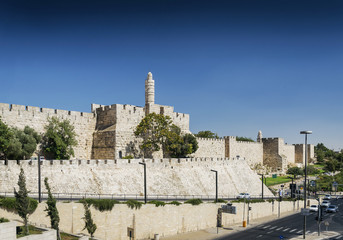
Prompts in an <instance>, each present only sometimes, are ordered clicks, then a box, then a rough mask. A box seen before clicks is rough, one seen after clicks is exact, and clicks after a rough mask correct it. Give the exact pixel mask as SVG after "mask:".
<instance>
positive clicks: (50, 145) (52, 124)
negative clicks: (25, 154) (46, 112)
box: [42, 117, 77, 159]
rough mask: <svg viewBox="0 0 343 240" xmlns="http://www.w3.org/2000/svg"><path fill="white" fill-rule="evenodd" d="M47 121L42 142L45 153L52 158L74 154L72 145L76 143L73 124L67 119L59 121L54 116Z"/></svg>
mask: <svg viewBox="0 0 343 240" xmlns="http://www.w3.org/2000/svg"><path fill="white" fill-rule="evenodd" d="M48 121H49V124H48V125H47V126H46V127H45V130H46V132H45V134H44V136H43V144H42V149H43V151H44V152H45V154H46V155H47V156H48V157H50V158H53V159H69V158H70V156H74V149H73V147H74V146H76V145H77V141H76V133H75V130H74V126H73V125H71V123H70V121H69V120H64V121H60V120H59V119H58V118H56V117H52V118H50V119H49V120H48Z"/></svg>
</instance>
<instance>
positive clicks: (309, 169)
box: [303, 165, 320, 175]
mask: <svg viewBox="0 0 343 240" xmlns="http://www.w3.org/2000/svg"><path fill="white" fill-rule="evenodd" d="M306 170H307V174H308V175H314V174H319V173H320V170H319V169H317V168H315V167H314V166H313V165H308V166H307V169H306ZM303 172H305V168H303Z"/></svg>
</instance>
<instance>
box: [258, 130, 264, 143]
mask: <svg viewBox="0 0 343 240" xmlns="http://www.w3.org/2000/svg"><path fill="white" fill-rule="evenodd" d="M262 138H263V137H262V131H261V130H260V131H258V134H257V142H259V143H261V142H262Z"/></svg>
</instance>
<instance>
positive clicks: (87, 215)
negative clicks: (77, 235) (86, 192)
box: [83, 201, 97, 239]
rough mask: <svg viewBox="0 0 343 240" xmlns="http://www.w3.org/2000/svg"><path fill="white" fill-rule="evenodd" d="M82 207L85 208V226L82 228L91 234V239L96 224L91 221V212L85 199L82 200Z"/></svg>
mask: <svg viewBox="0 0 343 240" xmlns="http://www.w3.org/2000/svg"><path fill="white" fill-rule="evenodd" d="M83 207H84V208H85V216H84V217H83V219H84V220H85V227H84V228H83V230H85V229H87V231H88V233H89V234H90V235H91V239H93V235H94V233H95V231H96V229H97V226H96V224H95V223H94V222H93V219H92V213H91V210H90V209H89V206H88V203H87V202H86V201H83Z"/></svg>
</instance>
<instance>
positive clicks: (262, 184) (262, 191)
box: [258, 173, 263, 200]
mask: <svg viewBox="0 0 343 240" xmlns="http://www.w3.org/2000/svg"><path fill="white" fill-rule="evenodd" d="M258 175H260V176H262V200H263V174H260V173H258Z"/></svg>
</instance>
